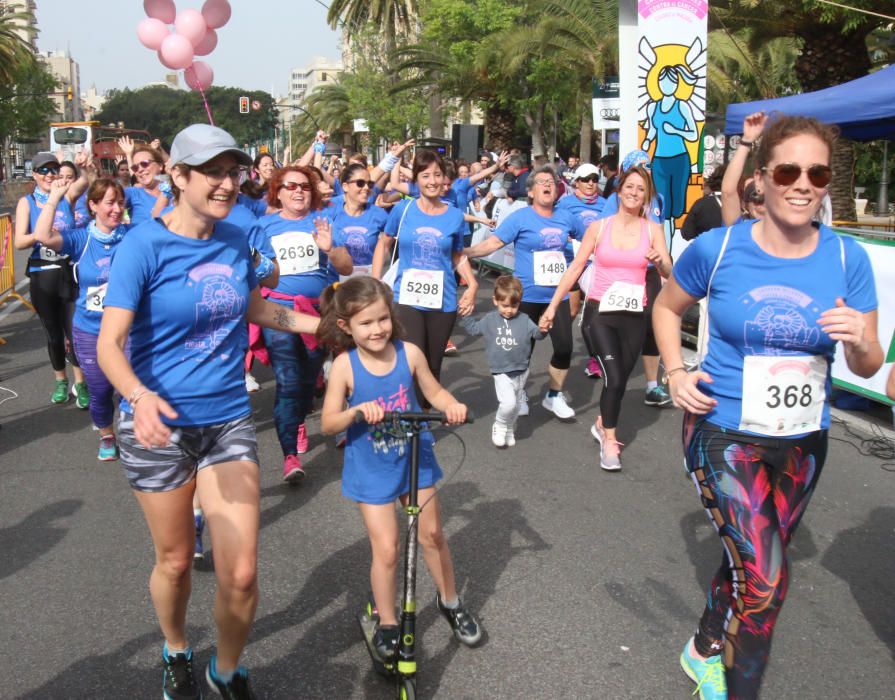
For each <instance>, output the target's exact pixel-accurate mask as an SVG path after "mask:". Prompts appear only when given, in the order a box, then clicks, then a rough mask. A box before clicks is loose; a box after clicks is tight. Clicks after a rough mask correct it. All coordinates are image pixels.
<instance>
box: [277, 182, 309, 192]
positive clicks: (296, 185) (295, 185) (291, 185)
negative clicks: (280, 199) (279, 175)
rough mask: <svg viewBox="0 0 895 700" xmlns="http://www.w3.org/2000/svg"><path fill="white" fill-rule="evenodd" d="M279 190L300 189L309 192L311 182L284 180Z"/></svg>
mask: <svg viewBox="0 0 895 700" xmlns="http://www.w3.org/2000/svg"><path fill="white" fill-rule="evenodd" d="M280 189H281V190H289V191H290V192H295V190H301V191H302V192H310V191H311V183H310V182H284V183H283V184H282V185H280Z"/></svg>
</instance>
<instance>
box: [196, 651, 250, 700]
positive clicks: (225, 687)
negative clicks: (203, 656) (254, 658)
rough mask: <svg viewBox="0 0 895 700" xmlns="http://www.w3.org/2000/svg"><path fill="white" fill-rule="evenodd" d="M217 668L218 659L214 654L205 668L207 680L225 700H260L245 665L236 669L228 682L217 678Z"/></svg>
mask: <svg viewBox="0 0 895 700" xmlns="http://www.w3.org/2000/svg"><path fill="white" fill-rule="evenodd" d="M216 669H217V659H216V657H214V656H212V657H211V661H209V662H208V668H207V669H205V680H207V681H208V685H209V687H210V688H211V689H212V690H213V691H214V692H215V693H217V694H218V695H220V696H221V697H222V698H224V700H258V698H257V696H256V695H255V693H253V692H252V688H251V686H250V685H249V672H248V671H247V670H246V669H245V667H244V666H240V667H239V668H238V669H236V673H234V674H233V678H231V679H230V681H229V682H228V683H224V682H223V681H222V680H220V679H219V678H217V674H216Z"/></svg>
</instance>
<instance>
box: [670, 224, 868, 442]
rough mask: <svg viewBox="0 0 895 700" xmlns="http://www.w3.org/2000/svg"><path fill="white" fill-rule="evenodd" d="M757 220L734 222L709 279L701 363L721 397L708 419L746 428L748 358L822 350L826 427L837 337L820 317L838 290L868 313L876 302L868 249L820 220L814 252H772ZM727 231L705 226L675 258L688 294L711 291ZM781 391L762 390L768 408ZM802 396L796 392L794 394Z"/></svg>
mask: <svg viewBox="0 0 895 700" xmlns="http://www.w3.org/2000/svg"><path fill="white" fill-rule="evenodd" d="M753 224H754V222H752V221H747V222H744V223H742V224H739V225H737V226H734V227H732V228H731V234H730V238H729V240H728V243H727V248H726V249H725V251H724V255H723V257H722V258H721V263H720V264H719V265H718V268H717V270H716V271H715V275H714V277H713V278H712V279H711V293H710V296H709V302H708V305H709V306H708V309H709V316H708V318H709V325H708V332H709V342H708V354H707V356H706V358H705V360H704V361H703V363H702V369H703V370H704V371H705V372H707V373H708V375H709V376H710V377H711V378H712V380H713V382H712V383H711V384H705V383H702V384H700V385H699V388H700V390H701V391H702V392H703V393H705V394H707V395H709V396H712V397H714V398H715V399H716V400H717V401H718V405H717V407H715V408H714V409H712V410H711V411H710V412H709V413H708V414H707V415H706V416H705V419H706V420H709V421H711V422H712V423H715V424H716V425H720V426H722V427H724V428H730V429H732V430H744V429H743V428H741V427H740V424H741V416H742V407H743V393H744V389H746V387H745V386H744V371H743V370H744V363H745V362H746V359H745V358H747V357H750V356H799V355H802V356H804V355H820V356H823V357H824V358H825V359H826V365H827V367H826V391H825V397H820V398H826V401H825V405H824V406H823V413H822V418H821V424H820V427H821V428H823V429H826V428H827V427H829V424H830V409H829V395H830V371H829V364H830V363H831V362H832V361H833V355H834V352H835V345H836V343H835V342H834V341H833V340H831V339H830V337H829V336H828V335H827V334H826V333H824V331H823V330H821V328H820V326H819V325H818V318H819V316H820V314H821V313H822V312H824V311H826V310H827V309H831V308H833V307H834V306H835V305H836V297H842V298H843V299H844V300H845V302H846V304H847V305H848V306H850V307H852V308H853V309H857V310H858V311H860V312H862V313H866V312H868V311H872V310H873V309H875V308H876V307H877V299H876V288H875V286H874V281H873V271H872V270H871V268H870V262H869V260H868V257H867V253H866V251H865V250H864V249H863V248H861V246H860V245H858V243H857V242H856V241H855V240H854V239H852V238H848V237H846V236H838V235H837V234H835V233H834V232H833V231H832V230H831V229H829V228H827V227H826V226H821V227H820V235H819V238H818V244H817V248H816V249H815V251H814V252H813V253H811V254H810V255H808V256H806V257H803V258H796V259H789V258H778V257H774V256H772V255H769V254H768V253H766V252H764V251H763V250H762V249H761V248H760V247H759V246H758V244H757V243H755V241H754V240H753V238H752V225H753ZM726 231H727V229H726V228H716V229H712V230H711V231H707V232H705V233H703V234H702V235H701V236H699V237H698V238H696V239H694V240H693V241H691V242H690V245H689V246H687V248H686V249H685V250H684V252H683V253H682V254H681V256H680V258H679V259H678V261H677V262H676V263H675V265H674V271H673V274H674V279H675V280H676V281H677V283H678V284H679V285H680V286H681V289H683V290H684V291H685V292H686V293H687V294H689V295H691V296H693V297H696V298H702V297H704V296H705V295H706V290H707V289H708V288H709V278H710V277H711V274H712V269H713V268H714V267H715V264H716V262H717V260H718V256H719V254H720V251H721V246H722V244H723V240H724V236H725V233H726ZM840 241H841V243H842V246H840ZM843 251H844V253H845V261H844V268H845V269H843V259H842V253H843ZM772 371H773V370H772ZM784 388H785V387H784ZM749 390H750V391H751V390H752V384H750V387H749ZM777 391H779V390H778V389H774V388H772V387H771V388H769V389H768V393H767V394H762V401H764V400H765V399H766V400H767V401H769V402H770V403H769V404H768V409H769V410H772V409H774V408H776V407H777V405H776V403H775V402H777V401H779V400H781V399H782V398H786V397H780V396H776V397H775V392H777ZM800 396H801V394H796V395H795V397H796V399H798V398H800ZM790 398H791V397H790ZM744 432H754V431H751V430H744ZM807 432H810V431H807Z"/></svg>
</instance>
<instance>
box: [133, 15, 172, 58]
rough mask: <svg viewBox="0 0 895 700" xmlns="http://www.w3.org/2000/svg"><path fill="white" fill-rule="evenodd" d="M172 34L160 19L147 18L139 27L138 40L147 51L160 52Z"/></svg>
mask: <svg viewBox="0 0 895 700" xmlns="http://www.w3.org/2000/svg"><path fill="white" fill-rule="evenodd" d="M170 34H171V32H170V30H169V29H168V26H167V25H166V24H165V23H164V22H162V21H161V20H160V19H154V18H151V17H150V18H147V19H144V20H143V21H141V22H140V24H138V25H137V38H138V39H139V40H140V43H141V44H143V46H145V47H146V48H147V49H152V50H153V51H158V50H159V48H160V47H161V45H162V42H163V41H164V40H165V38H166V37H167V36H169V35H170Z"/></svg>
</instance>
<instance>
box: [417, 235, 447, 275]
mask: <svg viewBox="0 0 895 700" xmlns="http://www.w3.org/2000/svg"><path fill="white" fill-rule="evenodd" d="M442 235H443V234H442V233H441V231H439V230H438V229H437V228H432V227H430V226H420V227H419V228H418V229H416V237H415V238H414V241H413V263H412V264H413V266H414V267H417V266H419V267H422V268H424V269H435V268H438V267H439V264H438V263H439V260H440V257H441V246H440V245H439V243H438V239H440V238H441V237H442Z"/></svg>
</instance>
